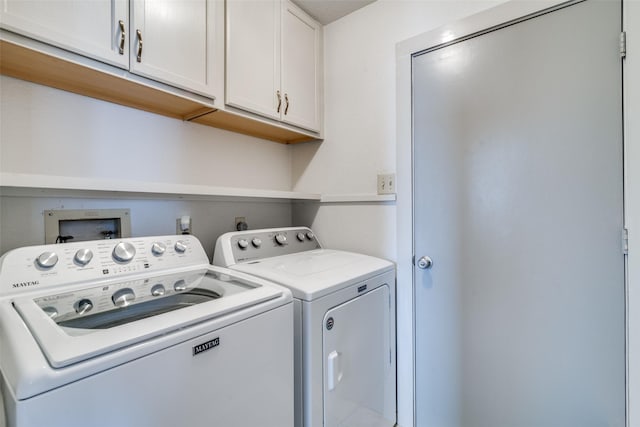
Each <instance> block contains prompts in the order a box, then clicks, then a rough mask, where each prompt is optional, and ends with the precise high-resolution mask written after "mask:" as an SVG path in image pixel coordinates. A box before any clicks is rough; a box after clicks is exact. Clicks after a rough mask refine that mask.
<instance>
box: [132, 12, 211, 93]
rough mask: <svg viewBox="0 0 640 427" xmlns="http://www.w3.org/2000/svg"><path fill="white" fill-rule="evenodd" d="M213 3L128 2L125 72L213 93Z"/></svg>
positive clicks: (184, 87)
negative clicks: (128, 56) (128, 39)
mask: <svg viewBox="0 0 640 427" xmlns="http://www.w3.org/2000/svg"><path fill="white" fill-rule="evenodd" d="M216 3H219V2H216V1H214V0H189V1H173V0H133V1H132V4H131V33H132V34H131V59H130V63H131V72H132V73H135V74H138V75H141V76H145V77H149V78H151V79H153V80H157V81H161V82H164V83H167V84H170V85H172V86H176V87H180V88H183V89H187V90H189V91H193V92H197V93H201V94H203V95H206V96H214V93H213V85H214V82H213V78H214V69H213V66H214V56H215V54H214V53H215V39H216V38H215V34H216V33H217V31H216V30H217V28H216V26H217V21H216V19H215V11H216Z"/></svg>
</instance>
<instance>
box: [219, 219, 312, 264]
mask: <svg viewBox="0 0 640 427" xmlns="http://www.w3.org/2000/svg"><path fill="white" fill-rule="evenodd" d="M314 249H322V247H321V246H320V243H319V242H318V239H317V238H316V236H315V234H314V233H313V231H311V229H309V228H307V227H286V228H268V229H262V230H247V231H236V232H230V233H225V234H223V235H222V236H220V237H218V240H217V241H216V247H215V250H214V255H213V264H214V265H219V266H223V267H228V266H230V265H234V264H239V263H245V262H253V261H258V260H260V259H264V258H271V257H275V256H280V255H288V254H293V253H297V252H304V251H311V250H314Z"/></svg>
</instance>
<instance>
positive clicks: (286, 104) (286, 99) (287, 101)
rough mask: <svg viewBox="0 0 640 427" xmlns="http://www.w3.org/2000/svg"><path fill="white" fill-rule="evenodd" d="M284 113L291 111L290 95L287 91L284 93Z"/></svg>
mask: <svg viewBox="0 0 640 427" xmlns="http://www.w3.org/2000/svg"><path fill="white" fill-rule="evenodd" d="M284 102H285V105H284V115H285V116H286V115H287V111H289V95H287V94H286V93H285V94H284Z"/></svg>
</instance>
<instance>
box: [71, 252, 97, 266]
mask: <svg viewBox="0 0 640 427" xmlns="http://www.w3.org/2000/svg"><path fill="white" fill-rule="evenodd" d="M92 258H93V252H91V250H89V249H80V250H79V251H78V252H76V254H75V256H74V257H73V259H74V260H75V262H77V263H78V264H80V265H87V264H89V262H90V261H91V259H92Z"/></svg>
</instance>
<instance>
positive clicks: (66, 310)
mask: <svg viewBox="0 0 640 427" xmlns="http://www.w3.org/2000/svg"><path fill="white" fill-rule="evenodd" d="M282 293H283V290H281V289H277V287H268V286H262V285H260V284H257V283H254V282H250V281H247V280H243V279H240V278H237V277H235V276H231V275H229V274H225V273H222V272H217V271H213V270H211V269H202V268H201V269H198V270H190V271H186V272H179V273H172V274H165V275H160V276H145V277H142V278H137V279H130V280H128V281H126V282H116V283H104V282H103V283H101V284H94V285H93V286H87V287H82V288H79V289H78V288H77V287H76V288H74V290H67V291H66V292H63V293H59V294H48V295H44V296H38V297H33V296H31V297H23V298H18V299H16V300H15V301H14V303H13V306H14V307H15V309H16V310H17V311H18V313H19V314H20V316H21V317H22V319H23V320H24V322H25V323H26V324H27V326H28V328H29V330H30V331H31V333H32V335H33V336H34V337H35V339H36V341H37V342H38V345H39V346H40V348H41V350H42V352H43V353H44V355H45V356H46V358H47V360H48V361H49V364H50V365H51V366H53V367H54V368H60V367H64V366H68V365H71V364H74V363H77V362H80V361H83V360H86V359H89V358H92V357H95V356H98V355H101V354H104V353H107V352H111V351H113V350H116V349H119V348H123V347H126V346H130V345H133V344H135V343H138V342H141V341H144V340H148V339H150V338H153V337H155V336H159V335H166V334H168V333H171V332H172V331H176V330H178V329H182V328H184V327H186V326H189V325H192V324H195V323H198V322H202V321H204V320H208V319H213V318H216V317H220V316H222V315H225V314H227V313H231V312H234V311H238V310H241V309H243V308H245V307H249V306H253V305H257V304H260V303H261V302H263V301H267V300H271V299H274V298H277V297H279V296H280V295H282Z"/></svg>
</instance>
